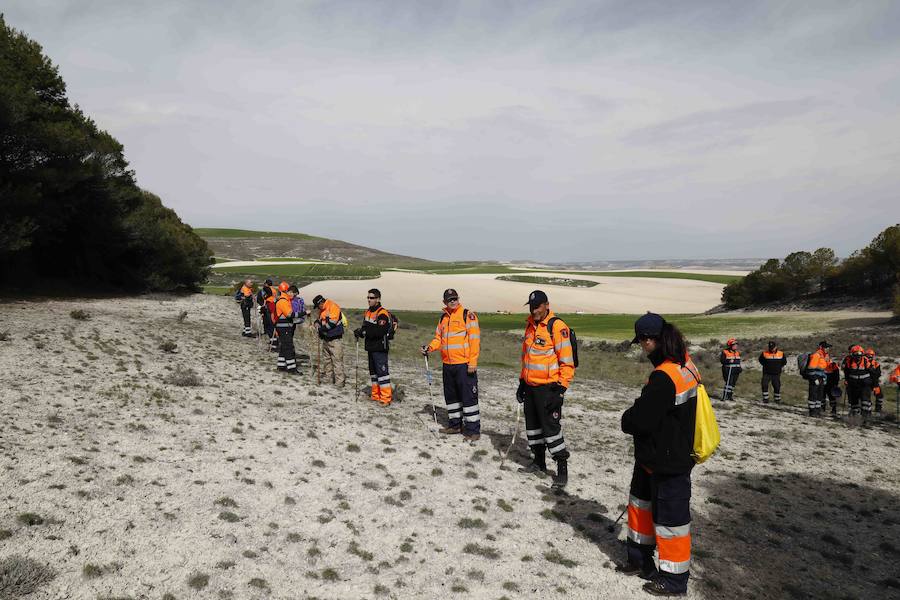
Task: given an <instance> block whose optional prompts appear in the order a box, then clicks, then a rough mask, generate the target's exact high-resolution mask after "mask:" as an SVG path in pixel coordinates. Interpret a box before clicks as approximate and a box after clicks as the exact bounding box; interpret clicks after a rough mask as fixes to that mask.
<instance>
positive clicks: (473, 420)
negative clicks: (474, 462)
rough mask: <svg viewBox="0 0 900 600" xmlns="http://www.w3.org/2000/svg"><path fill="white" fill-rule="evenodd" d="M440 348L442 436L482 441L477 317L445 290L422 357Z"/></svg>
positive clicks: (451, 293)
mask: <svg viewBox="0 0 900 600" xmlns="http://www.w3.org/2000/svg"><path fill="white" fill-rule="evenodd" d="M438 349H440V351H441V362H442V363H443V370H442V376H443V380H444V402H445V403H446V404H447V417H448V419H449V423H448V424H447V426H446V427H442V428H441V429H440V432H441V433H445V434H454V433H462V434H463V438H464V439H465V440H466V441H470V442H475V441H478V439H480V438H481V415H480V412H479V409H478V355H479V354H480V352H481V328H480V326H479V324H478V316H477V315H476V314H475V313H474V312H473V311H470V310H468V309H466V308H463V306H462V304H460V303H459V294H458V293H457V292H456V290H454V289H447V290H444V312H443V314H442V315H441V318H440V319H439V320H438V324H437V327H436V328H435V330H434V338H433V339H432V340H431V342H430V343H429V344H427V345H424V346H422V354H423V355H425V356H427V355H428V353H429V352H434V351H435V350H438Z"/></svg>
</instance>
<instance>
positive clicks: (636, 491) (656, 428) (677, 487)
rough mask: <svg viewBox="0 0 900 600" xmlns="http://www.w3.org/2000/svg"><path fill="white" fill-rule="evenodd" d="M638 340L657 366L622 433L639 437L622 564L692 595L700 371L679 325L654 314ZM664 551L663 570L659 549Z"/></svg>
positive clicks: (653, 586)
mask: <svg viewBox="0 0 900 600" xmlns="http://www.w3.org/2000/svg"><path fill="white" fill-rule="evenodd" d="M634 333H635V336H634V339H633V340H632V342H631V343H632V344H638V343H639V344H640V345H641V349H642V350H643V351H644V353H645V354H646V355H647V358H648V359H650V362H651V363H652V364H653V371H652V372H651V373H650V377H649V379H648V381H647V384H646V385H645V386H644V387H643V389H642V390H641V396H640V397H639V398H638V399H637V400H635V401H634V405H633V406H632V407H631V408H629V409H628V410H626V411H625V412H624V413H623V414H622V431H624V432H625V433H627V434H628V435H631V436H632V437H633V438H634V459H635V462H634V472H633V473H632V477H631V489H630V494H629V499H628V537H627V539H626V548H627V551H628V560H627V562H626V563H625V564H623V565H620V566H618V567H616V570H617V571H619V572H620V573H623V574H625V575H638V576H640V577H642V578H644V579H648V580H649V582H648V583H646V584H644V590H645V591H646V592H648V593H649V594H651V595H654V596H683V595H685V594H686V593H687V584H688V577H689V575H690V574H689V569H690V564H691V512H690V499H691V469H692V468H693V467H694V459H693V458H692V457H691V452H692V450H693V445H694V417H695V414H696V410H697V385H698V383H699V381H700V373H699V371H697V367H696V366H694V363H693V362H691V359H690V357H689V356H688V353H687V345H686V344H685V341H684V336H682V335H681V332H680V331H679V330H678V328H677V327H675V326H674V325H672V324H671V323H667V322H666V320H665V319H663V318H662V317H661V316H659V315H657V314H654V313H649V312H648V313H647V314H646V315H644V316H642V317H641V318H640V319H638V320H637V321H636V322H635V324H634ZM654 547H655V548H656V549H657V551H658V553H659V568H658V569H657V567H656V565H655V564H654V561H653V549H654Z"/></svg>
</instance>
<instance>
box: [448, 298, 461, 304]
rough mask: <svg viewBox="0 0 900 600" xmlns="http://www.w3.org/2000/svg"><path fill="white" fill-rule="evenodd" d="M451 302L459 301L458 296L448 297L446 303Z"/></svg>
mask: <svg viewBox="0 0 900 600" xmlns="http://www.w3.org/2000/svg"><path fill="white" fill-rule="evenodd" d="M453 302H459V298H450V299H449V300H447V304H451V303H453Z"/></svg>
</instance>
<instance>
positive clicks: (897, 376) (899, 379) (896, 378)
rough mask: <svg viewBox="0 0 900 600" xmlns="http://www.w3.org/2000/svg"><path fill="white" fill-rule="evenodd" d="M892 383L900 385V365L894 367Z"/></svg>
mask: <svg viewBox="0 0 900 600" xmlns="http://www.w3.org/2000/svg"><path fill="white" fill-rule="evenodd" d="M890 382H891V383H896V384H897V385H900V365H897V366H896V367H894V370H893V371H892V372H891V377H890Z"/></svg>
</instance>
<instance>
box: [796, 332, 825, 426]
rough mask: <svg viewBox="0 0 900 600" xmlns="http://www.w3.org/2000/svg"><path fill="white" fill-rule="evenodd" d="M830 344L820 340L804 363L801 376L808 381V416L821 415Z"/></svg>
mask: <svg viewBox="0 0 900 600" xmlns="http://www.w3.org/2000/svg"><path fill="white" fill-rule="evenodd" d="M829 348H831V344H829V343H828V342H826V341H825V340H822V341H821V342H819V347H818V348H817V349H816V351H815V352H813V353H812V354H810V355H809V362H808V363H807V365H806V373H805V374H803V377H804V378H805V379H807V380H808V381H809V396H808V399H807V407H808V408H809V416H811V417H821V416H822V406H823V404H824V400H825V383H826V382H827V381H828V374H827V372H826V371H827V369H828V363H830V362H831V357H830V356H829V355H828V349H829Z"/></svg>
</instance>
